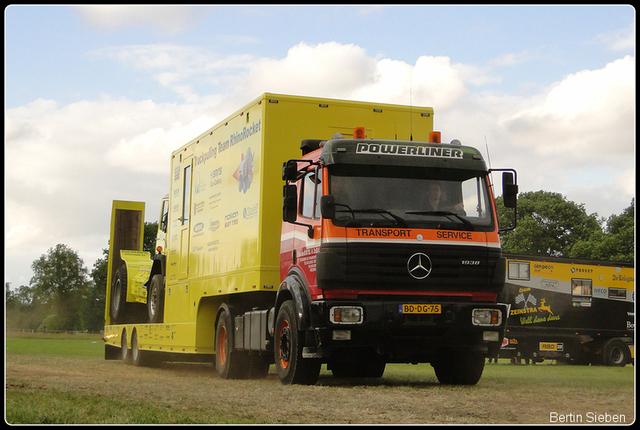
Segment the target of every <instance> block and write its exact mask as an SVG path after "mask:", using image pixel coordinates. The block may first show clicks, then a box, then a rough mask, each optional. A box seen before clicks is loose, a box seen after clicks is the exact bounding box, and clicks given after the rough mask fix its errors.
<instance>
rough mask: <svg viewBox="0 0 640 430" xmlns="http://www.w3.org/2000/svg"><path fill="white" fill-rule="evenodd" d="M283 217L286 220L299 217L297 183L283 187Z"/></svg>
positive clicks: (294, 219)
mask: <svg viewBox="0 0 640 430" xmlns="http://www.w3.org/2000/svg"><path fill="white" fill-rule="evenodd" d="M282 219H283V220H284V221H285V222H296V220H297V219H298V187H296V186H295V185H285V186H284V187H282Z"/></svg>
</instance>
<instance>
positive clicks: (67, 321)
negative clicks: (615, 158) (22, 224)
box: [5, 191, 635, 332]
mask: <svg viewBox="0 0 640 430" xmlns="http://www.w3.org/2000/svg"><path fill="white" fill-rule="evenodd" d="M496 203H497V212H498V219H499V223H500V225H501V226H503V225H512V224H513V222H514V218H513V211H512V210H511V209H507V208H505V207H504V205H503V204H502V198H498V199H497V201H496ZM634 210H635V199H634V200H632V201H631V204H630V205H629V207H628V208H626V209H624V211H623V212H622V213H621V214H620V215H612V216H611V217H609V219H604V218H600V217H598V215H597V214H591V215H588V214H587V213H586V211H585V208H584V205H582V204H576V203H574V202H571V201H567V200H566V199H565V198H564V197H563V196H562V195H561V194H558V193H552V192H546V191H537V192H527V193H521V194H520V195H519V196H518V208H517V213H516V218H515V222H516V225H517V226H516V229H515V230H514V231H510V232H506V233H503V234H502V235H501V242H502V248H503V251H504V252H506V253H514V254H524V255H535V256H552V257H567V258H575V259H592V260H609V261H620V262H628V263H631V262H633V261H634V256H635V246H634V245H635V244H634ZM157 228H158V224H157V223H145V234H144V241H143V249H144V250H145V251H148V252H151V253H153V252H154V247H155V236H156V231H157ZM108 254H109V253H108V249H103V257H102V258H100V259H98V260H97V261H96V262H95V264H94V265H93V269H92V270H91V272H89V270H88V269H87V268H86V267H85V266H84V263H83V261H82V259H81V258H80V257H79V256H78V254H77V252H76V251H74V250H73V249H71V248H70V247H68V246H67V245H63V244H58V245H56V246H54V247H53V248H51V249H49V250H48V251H47V253H46V254H44V255H42V256H41V257H40V258H38V259H37V260H35V261H34V262H33V264H32V266H31V267H32V269H33V273H34V275H33V277H32V278H31V282H30V284H29V285H28V286H27V285H22V286H20V287H19V288H17V289H16V290H13V289H11V288H10V283H8V282H7V283H6V285H5V287H6V296H5V297H6V299H5V300H6V301H5V306H6V314H5V315H6V316H5V318H6V327H7V328H20V329H32V330H40V331H44V330H72V331H92V332H98V331H100V330H102V329H103V328H104V310H105V292H106V286H107V264H108Z"/></svg>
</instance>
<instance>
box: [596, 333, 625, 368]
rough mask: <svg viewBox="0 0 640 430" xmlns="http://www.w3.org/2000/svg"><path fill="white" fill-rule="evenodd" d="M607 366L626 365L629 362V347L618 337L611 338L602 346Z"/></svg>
mask: <svg viewBox="0 0 640 430" xmlns="http://www.w3.org/2000/svg"><path fill="white" fill-rule="evenodd" d="M602 358H603V361H604V365H605V366H615V367H624V366H626V365H627V363H628V362H629V348H628V347H627V345H626V344H625V343H624V342H622V341H621V340H618V339H611V340H609V341H608V342H607V343H605V344H604V348H602Z"/></svg>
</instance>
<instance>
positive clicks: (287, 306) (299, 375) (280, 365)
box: [274, 300, 321, 385]
mask: <svg viewBox="0 0 640 430" xmlns="http://www.w3.org/2000/svg"><path fill="white" fill-rule="evenodd" d="M303 335H304V334H303V333H302V332H301V331H299V330H298V321H297V319H296V311H295V306H294V303H293V301H292V300H288V301H286V302H284V303H283V304H282V307H280V311H279V312H278V318H277V319H276V326H275V347H274V359H275V363H276V370H277V372H278V377H279V378H280V382H282V383H283V384H284V385H289V384H301V385H314V384H315V383H316V382H317V381H318V376H319V374H320V366H321V362H320V361H319V360H316V359H303V358H302V349H303V347H304V345H303V343H302V340H303Z"/></svg>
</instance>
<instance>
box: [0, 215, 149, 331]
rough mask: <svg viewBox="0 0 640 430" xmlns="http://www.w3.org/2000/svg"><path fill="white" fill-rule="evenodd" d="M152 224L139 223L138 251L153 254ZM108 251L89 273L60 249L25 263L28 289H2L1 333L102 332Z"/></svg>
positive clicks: (73, 255) (67, 251)
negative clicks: (9, 330)
mask: <svg viewBox="0 0 640 430" xmlns="http://www.w3.org/2000/svg"><path fill="white" fill-rule="evenodd" d="M157 231H158V223H157V222H153V223H145V226H144V239H143V245H142V247H143V250H144V251H147V252H151V253H153V252H154V251H155V238H156V232H157ZM108 256H109V249H108V248H106V249H103V250H102V257H101V258H99V259H98V260H97V261H96V262H95V263H94V265H93V269H92V270H91V272H90V273H89V270H88V269H87V268H86V267H85V266H84V262H83V260H82V259H81V258H80V256H79V255H78V253H77V252H76V251H75V250H73V249H71V248H70V247H68V246H67V245H64V244H58V245H56V246H54V247H52V248H50V249H49V250H48V251H47V253H46V254H43V255H42V256H41V257H40V258H38V259H37V260H35V261H34V262H33V263H32V264H31V269H32V270H33V277H32V278H31V282H30V283H29V285H21V286H20V287H19V288H17V289H15V290H13V289H12V288H11V284H10V283H9V282H7V283H6V284H5V309H6V313H5V322H6V328H17V329H30V330H37V331H58V330H63V331H89V332H99V331H100V330H102V329H103V328H104V310H105V292H106V290H107V266H108Z"/></svg>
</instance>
